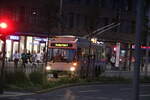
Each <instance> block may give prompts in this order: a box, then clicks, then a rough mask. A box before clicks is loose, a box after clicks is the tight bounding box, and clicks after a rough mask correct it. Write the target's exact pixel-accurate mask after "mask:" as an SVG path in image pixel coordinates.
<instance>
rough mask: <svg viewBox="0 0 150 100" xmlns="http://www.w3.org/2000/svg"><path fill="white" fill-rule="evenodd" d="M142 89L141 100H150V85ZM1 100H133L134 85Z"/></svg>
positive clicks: (90, 87) (72, 89) (82, 88)
mask: <svg viewBox="0 0 150 100" xmlns="http://www.w3.org/2000/svg"><path fill="white" fill-rule="evenodd" d="M140 89H141V91H140V100H150V84H144V85H141V86H140ZM0 100H132V85H130V84H128V85H127V84H101V85H81V86H74V87H68V88H60V89H56V90H54V91H50V92H45V93H39V94H31V95H28V96H25V95H22V96H21V95H18V96H7V97H0Z"/></svg>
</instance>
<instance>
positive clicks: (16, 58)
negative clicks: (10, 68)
mask: <svg viewBox="0 0 150 100" xmlns="http://www.w3.org/2000/svg"><path fill="white" fill-rule="evenodd" d="M19 59H20V54H19V52H18V51H15V53H14V55H13V60H14V67H15V68H17V67H18V62H19Z"/></svg>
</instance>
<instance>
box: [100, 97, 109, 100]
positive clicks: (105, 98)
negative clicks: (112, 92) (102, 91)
mask: <svg viewBox="0 0 150 100" xmlns="http://www.w3.org/2000/svg"><path fill="white" fill-rule="evenodd" d="M98 99H100V100H108V99H109V98H108V97H98Z"/></svg>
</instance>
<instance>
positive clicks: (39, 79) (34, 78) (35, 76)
mask: <svg viewBox="0 0 150 100" xmlns="http://www.w3.org/2000/svg"><path fill="white" fill-rule="evenodd" d="M29 78H30V81H31V82H32V83H33V84H35V85H42V84H43V82H44V81H46V77H44V74H43V73H42V72H32V73H31V74H29Z"/></svg>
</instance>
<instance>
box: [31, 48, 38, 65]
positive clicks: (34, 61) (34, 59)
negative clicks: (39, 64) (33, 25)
mask: <svg viewBox="0 0 150 100" xmlns="http://www.w3.org/2000/svg"><path fill="white" fill-rule="evenodd" d="M36 58H37V54H36V51H33V54H32V57H31V59H32V67H33V66H35V67H36Z"/></svg>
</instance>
